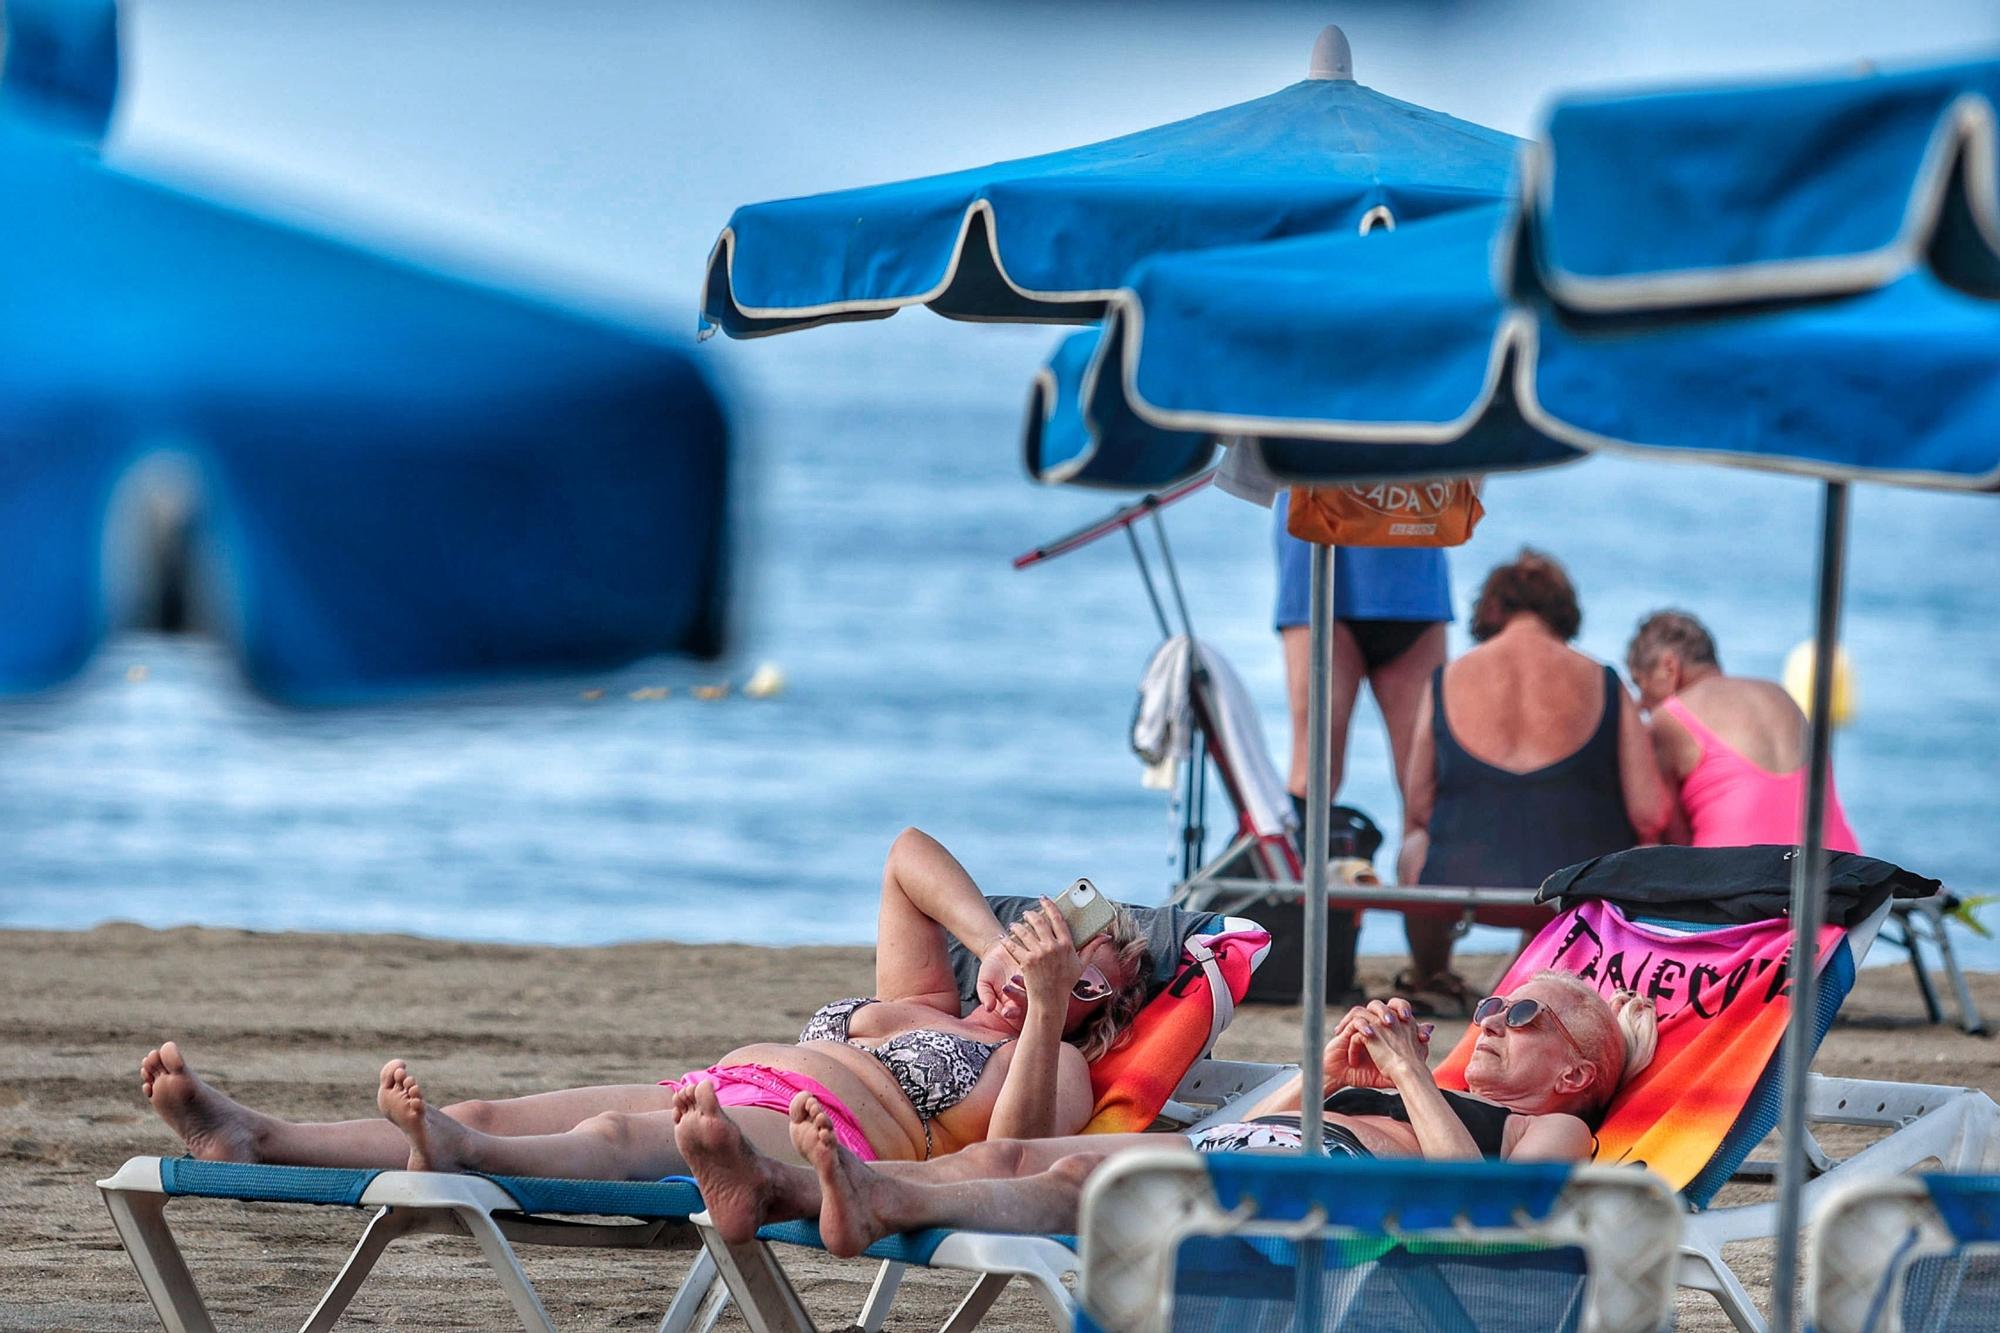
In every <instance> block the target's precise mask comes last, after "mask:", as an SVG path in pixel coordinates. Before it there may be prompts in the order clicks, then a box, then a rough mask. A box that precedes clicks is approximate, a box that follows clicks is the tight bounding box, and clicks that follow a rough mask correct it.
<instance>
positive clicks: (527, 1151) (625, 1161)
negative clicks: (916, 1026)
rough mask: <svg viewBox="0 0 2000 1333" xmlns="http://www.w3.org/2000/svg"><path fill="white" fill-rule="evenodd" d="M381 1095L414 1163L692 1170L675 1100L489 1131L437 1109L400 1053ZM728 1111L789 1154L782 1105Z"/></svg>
mask: <svg viewBox="0 0 2000 1333" xmlns="http://www.w3.org/2000/svg"><path fill="white" fill-rule="evenodd" d="M376 1100H377V1104H378V1105H379V1106H380V1107H381V1109H382V1114H383V1116H384V1117H385V1118H386V1119H387V1120H388V1121H389V1122H390V1123H391V1124H393V1125H394V1126H395V1127H396V1128H397V1129H398V1130H400V1131H401V1132H402V1136H403V1138H404V1140H405V1153H406V1159H407V1161H408V1163H409V1164H410V1166H411V1168H412V1169H413V1170H422V1171H489V1172H493V1173H495V1174H499V1175H520V1176H571V1177H575V1178H578V1179H582V1180H658V1179H659V1178H660V1177H661V1176H677V1175H685V1174H687V1170H688V1162H687V1159H686V1158H685V1157H683V1156H682V1155H681V1152H680V1149H679V1147H678V1146H676V1144H675V1142H674V1112H673V1108H672V1106H671V1104H669V1106H668V1107H667V1108H666V1109H664V1110H659V1111H641V1112H626V1111H607V1112H605V1113H604V1114H602V1115H595V1116H592V1117H590V1118H589V1119H588V1120H585V1121H583V1122H582V1123H581V1124H579V1125H577V1126H576V1127H575V1128H574V1129H571V1130H567V1131H564V1132H562V1133H558V1134H516V1135H499V1134H486V1133H482V1132H480V1131H479V1130H476V1129H473V1128H472V1127H470V1126H468V1125H465V1124H463V1123H461V1122H460V1121H458V1120H456V1119H454V1118H453V1117H451V1116H447V1115H445V1114H444V1113H443V1112H441V1111H436V1110H432V1109H431V1108H430V1106H429V1104H428V1101H427V1100H426V1098H425V1097H424V1095H423V1092H422V1089H421V1088H419V1087H418V1086H417V1083H416V1080H415V1079H413V1078H412V1077H411V1076H410V1073H409V1068H408V1066H406V1065H405V1064H404V1063H403V1062H402V1061H401V1060H391V1061H390V1062H389V1063H388V1064H386V1065H384V1066H383V1067H382V1080H381V1084H380V1087H379V1089H378V1092H377V1095H376ZM724 1114H726V1115H727V1116H728V1118H729V1119H730V1120H731V1121H733V1122H734V1123H735V1125H736V1127H737V1129H738V1130H740V1131H741V1132H742V1133H743V1135H744V1136H745V1137H746V1138H747V1139H749V1140H750V1141H751V1142H752V1143H754V1144H756V1145H757V1146H758V1148H759V1149H760V1150H761V1151H764V1152H767V1153H779V1154H782V1155H783V1156H785V1157H790V1156H791V1141H790V1139H789V1137H788V1136H787V1134H786V1132H785V1116H784V1113H783V1112H780V1111H772V1110H764V1109H760V1108H758V1107H754V1106H737V1107H731V1108H730V1109H729V1110H728V1111H727V1112H725V1113H724ZM419 1163H422V1164H421V1165H419Z"/></svg>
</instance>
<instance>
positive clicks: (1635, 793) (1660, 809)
mask: <svg viewBox="0 0 2000 1333" xmlns="http://www.w3.org/2000/svg"><path fill="white" fill-rule="evenodd" d="M1618 777H1619V783H1620V785H1621V786H1622V787H1623V788H1624V793H1625V817H1626V818H1627V819H1629V820H1631V821H1632V831H1633V832H1634V833H1636V834H1638V835H1639V841H1640V842H1641V843H1642V844H1644V843H1655V842H1658V841H1659V840H1660V835H1661V834H1662V833H1664V832H1665V831H1666V828H1667V821H1668V819H1669V817H1670V816H1671V814H1672V811H1673V808H1674V805H1675V804H1676V803H1675V801H1674V797H1673V794H1672V793H1671V792H1670V791H1668V789H1667V784H1666V780H1665V779H1664V778H1663V777H1661V775H1660V762H1659V760H1658V758H1657V757H1655V755H1654V750H1653V736H1652V733H1651V732H1650V731H1649V730H1647V728H1646V724H1645V723H1644V722H1643V721H1641V720H1640V718H1639V705H1637V704H1635V703H1633V702H1632V696H1631V694H1629V693H1628V692H1627V691H1626V690H1625V688H1624V687H1623V686H1620V687H1619V689H1618Z"/></svg>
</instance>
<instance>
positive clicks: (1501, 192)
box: [701, 28, 1519, 1153]
mask: <svg viewBox="0 0 2000 1333" xmlns="http://www.w3.org/2000/svg"><path fill="white" fill-rule="evenodd" d="M1518 146H1519V142H1518V141H1517V140H1515V139H1514V138H1512V137H1511V136H1509V135H1505V134H1501V133H1499V132H1498V131H1496V130H1490V129H1486V128H1484V127H1482V126H1478V125H1472V124H1469V123H1467V122H1465V121H1461V120H1457V119H1454V118H1453V117H1450V116H1445V115H1441V114H1440V113H1438V112H1435V111H1430V110H1427V109H1425V108H1423V107H1418V106H1413V105H1411V104H1409V103H1407V102H1399V101H1397V100H1395V99H1393V98H1389V97H1384V96H1383V95H1382V94H1380V93H1377V92H1375V91H1373V90H1372V89H1369V88H1365V87H1363V86H1362V85H1360V84H1358V83H1356V82H1354V78H1353V63H1352V59H1351V57H1350V53H1349V50H1348V44H1347V39H1346V38H1345V37H1344V36H1343V35H1342V34H1341V32H1340V30H1339V29H1338V28H1328V29H1326V30H1325V31H1323V32H1322V33H1321V34H1320V36H1319V40H1318V42H1317V43H1316V44H1315V46H1314V49H1313V59H1312V63H1311V66H1310V69H1309V75H1308V77H1307V78H1306V79H1305V80H1304V81H1303V82H1300V83H1297V84H1294V85H1292V86H1291V87H1289V88H1285V89H1282V90H1280V91H1278V92H1276V93H1274V94H1272V95H1270V96H1268V97H1264V98H1260V99H1258V100H1256V101H1252V102H1245V103H1242V104H1240V105H1238V106H1233V107H1227V108H1225V109H1223V110H1221V111H1214V112H1210V113H1208V114H1206V115H1201V116H1195V117H1193V118H1191V119H1188V120H1183V121H1178V122H1175V123H1174V124H1171V125H1165V126H1161V127H1159V128H1157V129H1152V130H1144V131H1141V132H1140V133H1138V134H1132V135H1127V136H1125V137H1123V138H1119V139H1111V140H1107V141H1105V142H1103V143H1097V144H1090V145H1087V146H1085V147H1082V148H1076V149H1071V150H1069V151H1067V152H1061V153H1052V154H1047V155H1044V156H1041V157H1033V158H1024V159H1021V160H1018V161H1014V162H1003V163H999V164H997V165H995V166H990V167H982V168H978V169H976V170H972V171H962V172H955V173H952V174H950V175H945V176H932V177H926V178H924V179H922V180H916V181H908V182H903V183H899V184H893V185H883V186H877V187H874V188H872V189H865V190H849V191H842V192H839V193H835V194H825V195H815V196H812V197H809V198H803V199H792V200H781V201H778V202H776V203H769V204H758V205H754V206H751V207H748V208H742V209H738V210H737V211H736V213H735V215H734V216H732V217H731V218H730V221H729V225H728V226H727V227H725V228H724V229H723V232H722V236H721V238H720V239H719V240H717V242H716V244H715V248H714V249H713V250H712V251H711V252H710V255H709V264H708V272H707V275H706V278H705V281H704V286H703V293H702V315H701V334H702V336H703V337H707V336H709V335H711V334H713V333H714V332H715V331H716V330H717V329H720V330H722V331H723V332H725V333H727V334H729V335H730V336H732V337H738V338H753V337H762V336H765V335H768V334H773V333H783V332H787V331H789V330H792V329H802V328H810V327H812V326H814V325H816V324H825V323H832V322H836V321H842V320H855V319H882V318H886V317H887V316H889V315H892V314H894V313H895V312H896V311H897V310H899V309H901V308H902V307H904V306H908V305H928V306H929V307H930V308H931V309H933V310H935V311H937V312H938V313H939V314H942V315H946V316H949V317H952V318H955V319H968V320H988V321H993V320H1000V321H1010V320H1011V321H1024V322H1044V323H1079V322H1089V321H1091V320H1094V319H1096V318H1097V317H1098V316H1099V315H1100V313H1101V312H1102V311H1103V309H1104V304H1105V302H1106V301H1107V300H1108V299H1110V298H1111V297H1112V296H1113V295H1114V294H1115V293H1116V291H1117V289H1118V288H1119V287H1120V286H1121V285H1122V284H1123V283H1124V281H1125V278H1126V274H1127V272H1128V271H1129V270H1130V269H1131V268H1132V266H1133V265H1134V264H1136V263H1139V262H1141V261H1144V260H1146V259H1148V258H1150V257H1153V256H1156V255H1163V254H1169V253H1174V252H1181V251H1189V250H1201V249H1206V248H1209V247H1214V246H1223V245H1230V244H1237V243H1245V242H1252V241H1273V240H1278V239H1280V238H1286V237H1295V236H1304V235H1310V234H1314V233H1320V232H1339V233H1348V234H1352V233H1355V232H1368V231H1371V230H1379V229H1383V228H1393V227H1395V226H1396V225H1398V224H1399V223H1402V222H1405V221H1410V220H1414V219H1418V218H1423V217H1429V216H1433V215H1436V214H1441V213H1450V212H1454V211H1456V210H1458V209H1463V208H1468V207H1475V206H1478V205H1480V204H1489V203H1491V202H1493V201H1495V200H1498V199H1503V198H1506V197H1508V196H1509V194H1510V192H1511V189H1512V184H1511V182H1512V171H1513V159H1514V154H1515V150H1516V149H1517V148H1518ZM1200 447H1201V448H1202V449H1203V450H1206V445H1202V446H1200ZM1204 456H1205V455H1204ZM1087 472H1088V468H1087V466H1084V465H1080V466H1078V467H1077V468H1074V469H1072V470H1071V473H1070V475H1069V478H1068V479H1070V480H1073V481H1077V482H1085V481H1094V482H1099V483H1101V484H1112V485H1131V484H1133V479H1132V478H1131V477H1130V476H1118V475H1112V476H1105V477H1099V476H1096V475H1086V473H1087ZM1330 581H1331V575H1330V570H1329V569H1328V568H1327V567H1325V566H1324V563H1323V562H1316V564H1315V566H1314V573H1313V586H1314V587H1315V589H1320V588H1322V587H1323V585H1326V584H1329V583H1330ZM1322 600H1323V598H1322ZM1320 633H1321V640H1319V641H1317V642H1316V648H1315V653H1316V658H1315V660H1318V661H1325V660H1327V659H1328V656H1329V654H1328V653H1327V651H1326V644H1325V642H1324V641H1323V639H1324V633H1325V626H1324V625H1322V626H1321V629H1320ZM1328 716H1329V715H1328V711H1327V695H1326V690H1325V681H1324V680H1323V679H1320V680H1317V682H1316V685H1315V689H1314V692H1313V700H1312V711H1311V713H1310V719H1311V720H1310V722H1309V725H1310V726H1311V728H1312V729H1313V730H1314V731H1315V732H1317V733H1320V734H1324V733H1325V732H1326V731H1327V730H1328V725H1327V719H1328ZM1325 780H1326V774H1325V771H1324V765H1321V767H1320V769H1319V770H1318V777H1317V779H1316V785H1313V786H1311V787H1310V789H1309V792H1308V800H1309V801H1310V803H1311V804H1312V806H1313V808H1324V807H1325V806H1326V805H1328V804H1329V803H1330V802H1329V800H1328V794H1327V790H1326V785H1325ZM1306 823H1307V828H1306V834H1305V836H1306V863H1307V881H1306V892H1305V919H1304V931H1305V941H1306V960H1305V967H1304V968H1303V969H1302V972H1303V976H1302V986H1301V994H1302V997H1303V999H1304V1001H1305V1003H1304V1006H1303V1008H1304V1014H1305V1021H1304V1024H1303V1033H1302V1037H1303V1040H1302V1051H1303V1058H1304V1067H1306V1068H1312V1067H1314V1065H1315V1063H1316V1062H1317V1061H1318V1059H1319V1057H1320V1049H1319V1048H1320V1038H1321V1034H1322V1022H1323V1013H1322V1009H1321V998H1322V995H1323V992H1324V990H1325V969H1326V957H1325V940H1326V934H1325V912H1326V902H1325V873H1326V859H1327V846H1326V837H1327V825H1326V821H1324V820H1308V821H1306ZM1304 1143H1305V1151H1306V1152H1307V1153H1317V1152H1319V1151H1321V1148H1320V1143H1319V1136H1317V1135H1314V1134H1307V1135H1305V1136H1304Z"/></svg>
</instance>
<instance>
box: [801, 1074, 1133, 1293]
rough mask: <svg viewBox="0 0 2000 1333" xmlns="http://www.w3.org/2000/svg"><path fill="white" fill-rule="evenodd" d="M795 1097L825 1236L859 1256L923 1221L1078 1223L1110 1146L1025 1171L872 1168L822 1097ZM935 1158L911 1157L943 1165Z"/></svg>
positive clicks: (1006, 1226) (830, 1247) (1054, 1226)
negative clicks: (953, 1175) (840, 1132)
mask: <svg viewBox="0 0 2000 1333" xmlns="http://www.w3.org/2000/svg"><path fill="white" fill-rule="evenodd" d="M801 1102H811V1099H810V1098H801V1099H799V1100H798V1101H794V1102H793V1112H794V1113H793V1117H792V1139H793V1144H794V1146H796V1147H797V1148H798V1149H799V1150H800V1151H801V1152H802V1153H803V1154H804V1155H805V1157H806V1160H807V1161H808V1162H809V1163H811V1165H812V1168H813V1171H814V1173H815V1174H816V1175H817V1176H818V1177H819V1187H820V1200H821V1201H820V1212H819V1236H820V1241H821V1243H822V1244H824V1245H825V1246H826V1248H827V1252H828V1253H829V1254H836V1255H841V1256H843V1257H852V1256H854V1255H857V1254H860V1253H861V1252H862V1251H863V1250H865V1249H867V1248H868V1247H869V1246H870V1245H873V1244H874V1243H875V1242H876V1241H878V1240H880V1239H881V1238H882V1237H884V1236H887V1235H891V1234H893V1233H895V1232H898V1231H912V1230H916V1229H917V1228H920V1227H977V1228H979V1229H980V1230H982V1231H1028V1232H1044V1231H1074V1230H1075V1229H1076V1220H1077V1209H1078V1205H1079V1202H1080V1201H1081V1199H1082V1197H1083V1182H1084V1180H1085V1179H1086V1178H1087V1177H1088V1176H1089V1175H1090V1173H1091V1172H1092V1171H1094V1170H1096V1169H1097V1164H1098V1163H1099V1162H1101V1161H1103V1160H1104V1154H1103V1153H1102V1152H1096V1151H1092V1152H1081V1153H1072V1154H1070V1155H1068V1156H1065V1157H1061V1158H1058V1159H1057V1160H1056V1161H1055V1163H1054V1164H1053V1165H1051V1166H1050V1167H1049V1168H1048V1169H1047V1170H1044V1171H1040V1172H1038V1173H1036V1174H1034V1175H1030V1176H1027V1177H1025V1178H1022V1179H997V1180H956V1181H946V1182H943V1183H927V1181H926V1178H927V1177H930V1176H934V1175H935V1174H936V1173H935V1172H930V1171H926V1172H921V1173H919V1172H917V1171H904V1172H894V1173H892V1172H888V1171H878V1170H875V1169H873V1168H871V1167H870V1166H869V1165H868V1164H867V1163H865V1162H863V1161H862V1160H861V1159H860V1158H858V1157H856V1156H855V1155H854V1154H853V1153H851V1152H849V1151H848V1150H847V1149H845V1148H843V1147H841V1146H840V1139H839V1138H838V1137H837V1136H836V1135H835V1134H834V1132H833V1124H832V1122H831V1121H829V1120H828V1119H827V1118H826V1113H825V1111H824V1110H823V1109H822V1108H820V1107H819V1106H818V1104H817V1103H816V1102H812V1104H810V1105H808V1106H806V1107H805V1108H804V1109H805V1111H806V1114H805V1115H804V1116H800V1115H799V1114H798V1112H799V1110H800V1103H801ZM941 1164H942V1163H928V1164H916V1163H913V1164H911V1165H913V1166H914V1165H941Z"/></svg>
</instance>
